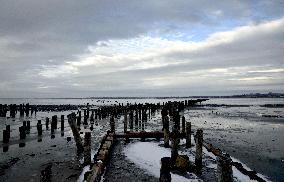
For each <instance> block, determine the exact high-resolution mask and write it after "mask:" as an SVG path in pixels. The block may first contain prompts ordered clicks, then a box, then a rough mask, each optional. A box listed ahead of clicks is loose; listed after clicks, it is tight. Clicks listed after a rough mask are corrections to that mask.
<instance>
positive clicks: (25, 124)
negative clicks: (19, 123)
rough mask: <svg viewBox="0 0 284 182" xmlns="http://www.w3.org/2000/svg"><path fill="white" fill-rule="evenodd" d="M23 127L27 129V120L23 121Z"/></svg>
mask: <svg viewBox="0 0 284 182" xmlns="http://www.w3.org/2000/svg"><path fill="white" fill-rule="evenodd" d="M23 127H24V129H25V131H26V130H27V122H26V121H23Z"/></svg>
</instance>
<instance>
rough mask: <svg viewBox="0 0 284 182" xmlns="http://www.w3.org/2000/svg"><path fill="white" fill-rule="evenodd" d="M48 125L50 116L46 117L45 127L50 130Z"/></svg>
mask: <svg viewBox="0 0 284 182" xmlns="http://www.w3.org/2000/svg"><path fill="white" fill-rule="evenodd" d="M48 125H49V118H48V117H46V118H45V128H46V130H48Z"/></svg>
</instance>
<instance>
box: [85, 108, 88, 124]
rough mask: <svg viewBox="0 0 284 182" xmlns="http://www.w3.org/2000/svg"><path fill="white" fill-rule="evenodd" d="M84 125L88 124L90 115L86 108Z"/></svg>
mask: <svg viewBox="0 0 284 182" xmlns="http://www.w3.org/2000/svg"><path fill="white" fill-rule="evenodd" d="M84 125H88V116H87V111H86V110H84Z"/></svg>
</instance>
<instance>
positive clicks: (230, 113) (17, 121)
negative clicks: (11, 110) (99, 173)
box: [0, 98, 284, 181]
mask: <svg viewBox="0 0 284 182" xmlns="http://www.w3.org/2000/svg"><path fill="white" fill-rule="evenodd" d="M175 100H178V101H179V100H189V99H188V98H186V99H185V98H176V99H175V98H170V99H154V98H150V99H145V98H143V99H0V104H21V103H29V104H31V105H61V104H71V105H84V104H87V103H89V104H90V105H97V106H101V105H111V104H118V103H124V104H126V103H159V102H160V103H161V104H162V103H163V102H167V101H175ZM281 104H282V106H281ZM283 104H284V98H225V99H224V98H214V99H210V100H208V101H206V102H203V103H202V104H201V105H198V106H196V107H193V108H189V109H188V110H186V111H185V112H184V116H185V117H186V120H187V121H190V122H191V123H192V128H193V130H194V131H195V130H196V129H197V128H202V129H203V130H204V139H205V141H206V142H210V143H212V144H213V145H214V146H216V147H219V148H220V149H222V150H223V151H225V152H227V153H229V154H230V155H231V156H232V157H234V158H236V159H238V160H240V161H241V162H242V163H244V164H246V165H247V166H248V167H249V168H251V169H253V170H256V171H257V172H259V173H261V174H263V175H265V176H267V177H268V178H269V179H271V180H272V181H284V108H283ZM268 105H270V106H268ZM70 112H71V111H68V112H66V111H65V112H39V113H37V116H31V117H29V118H20V117H18V116H17V117H16V118H14V119H11V118H0V131H1V132H2V130H3V129H4V128H5V125H6V124H10V125H11V131H12V133H11V140H17V139H18V131H17V130H18V127H19V126H20V125H21V124H22V121H23V120H26V119H29V120H31V125H32V131H31V134H30V136H28V137H27V138H28V139H27V142H26V147H24V148H19V147H18V143H17V142H15V143H14V144H13V142H12V145H11V146H10V147H9V151H8V152H7V151H5V152H4V150H3V151H2V150H1V151H0V164H5V163H7V162H9V161H10V159H11V158H13V157H19V158H20V160H19V162H17V164H16V165H14V166H13V167H11V168H10V169H8V170H6V171H5V173H4V174H3V175H0V181H1V180H3V181H6V180H8V179H9V181H13V179H14V180H16V179H17V178H18V177H20V176H22V175H23V174H27V173H29V175H26V177H27V179H29V181H33V180H34V181H37V180H38V179H39V176H38V174H37V171H38V170H41V169H42V168H44V167H45V166H44V164H46V163H48V162H50V161H56V160H58V161H60V162H62V165H63V164H64V165H69V164H65V163H64V161H73V163H76V161H77V156H76V154H75V153H72V152H70V151H74V150H75V148H74V146H75V144H74V141H71V142H66V138H67V137H69V136H72V132H71V131H70V128H68V126H66V129H65V130H64V132H63V136H62V133H61V134H60V132H59V133H57V135H58V136H57V135H56V137H55V139H50V136H49V135H48V134H47V133H48V132H46V133H45V131H44V134H43V139H42V142H38V141H37V137H36V136H37V135H36V129H34V128H35V125H36V122H37V120H39V119H41V120H44V119H45V117H51V116H52V115H58V116H60V115H63V114H64V115H67V114H69V113H70ZM8 115H9V114H8ZM121 119H122V118H121ZM151 122H152V123H156V125H153V126H152V128H150V129H151V130H152V129H159V126H161V117H160V113H159V112H157V113H156V115H155V116H153V117H152V121H150V123H151ZM106 123H107V122H102V121H100V122H98V126H97V127H95V130H94V132H93V135H92V137H93V138H94V140H93V141H95V142H93V148H92V150H93V151H96V149H97V148H98V143H99V142H98V141H99V138H100V137H101V136H103V134H104V132H105V131H106V130H107V127H108V126H107V124H106ZM66 125H67V124H66ZM82 129H84V128H82ZM118 129H119V130H120V129H121V130H122V129H123V125H122V123H121V124H120V125H119V126H118ZM0 140H1V141H2V133H1V136H0ZM52 146H53V147H54V146H55V147H54V148H51V147H52ZM79 160H80V159H79ZM60 165H61V163H59V164H58V165H57V166H56V167H57V168H58V170H59V171H60ZM78 165H79V164H78ZM28 166H30V168H27V167H28ZM19 171H22V172H19ZM66 173H68V172H66ZM70 173H74V171H72V170H71V172H70ZM66 175H67V177H68V175H69V174H66ZM71 176H72V175H71ZM31 179H32V180H31ZM69 180H71V181H72V179H71V178H70V179H69Z"/></svg>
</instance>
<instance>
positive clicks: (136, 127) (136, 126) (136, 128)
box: [135, 109, 138, 131]
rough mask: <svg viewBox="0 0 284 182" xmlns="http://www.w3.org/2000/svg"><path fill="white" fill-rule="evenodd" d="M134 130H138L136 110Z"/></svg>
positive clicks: (136, 113)
mask: <svg viewBox="0 0 284 182" xmlns="http://www.w3.org/2000/svg"><path fill="white" fill-rule="evenodd" d="M135 130H136V131H138V110H137V109H136V112H135Z"/></svg>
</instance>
